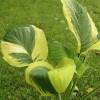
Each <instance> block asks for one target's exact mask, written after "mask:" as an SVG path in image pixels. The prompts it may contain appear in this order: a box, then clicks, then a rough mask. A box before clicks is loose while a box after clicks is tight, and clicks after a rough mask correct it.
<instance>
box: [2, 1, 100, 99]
mask: <svg viewBox="0 0 100 100" xmlns="http://www.w3.org/2000/svg"><path fill="white" fill-rule="evenodd" d="M61 2H62V4H63V11H64V15H65V18H66V19H67V23H68V26H69V32H66V34H72V36H73V37H74V38H75V40H76V44H77V46H76V45H74V48H70V46H67V45H63V44H62V43H60V42H58V41H56V40H55V41H54V40H48V43H47V40H46V37H45V35H44V32H43V31H42V30H41V29H38V28H37V27H35V26H28V27H18V28H16V29H14V30H12V31H10V32H7V33H6V34H5V36H4V37H3V40H2V41H1V50H2V54H3V58H4V60H5V61H7V62H8V63H9V64H10V65H12V66H16V67H25V66H28V67H27V69H26V72H25V77H26V81H27V82H28V83H29V84H31V85H32V86H33V87H35V88H36V89H37V90H38V91H39V92H40V93H41V95H52V94H55V95H56V94H58V93H63V92H65V90H66V89H67V88H68V86H69V84H70V82H71V81H74V79H73V76H77V75H78V76H77V78H80V77H81V76H82V74H83V73H84V72H85V71H86V69H87V68H88V67H86V66H87V65H86V63H85V62H86V61H87V57H89V52H91V51H95V52H97V51H99V50H100V40H99V39H98V38H97V37H98V32H97V29H96V27H95V25H94V23H93V21H92V19H91V17H90V15H89V14H88V12H87V11H86V10H85V9H84V8H83V7H82V6H81V5H80V4H79V3H78V2H77V1H74V0H61ZM51 41H52V42H51ZM66 41H67V40H66ZM71 41H72V40H71ZM67 42H69V41H67ZM47 44H48V45H47ZM49 63H51V64H49ZM75 73H76V74H75ZM74 86H75V84H74V85H73V86H71V87H70V88H72V89H74ZM71 92H73V90H71ZM69 98H70V97H69Z"/></svg>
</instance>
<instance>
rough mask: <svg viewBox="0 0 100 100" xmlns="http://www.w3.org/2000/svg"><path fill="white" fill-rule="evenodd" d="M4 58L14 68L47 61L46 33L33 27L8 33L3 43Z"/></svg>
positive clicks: (20, 28) (16, 29)
mask: <svg viewBox="0 0 100 100" xmlns="http://www.w3.org/2000/svg"><path fill="white" fill-rule="evenodd" d="M1 50H2V54H3V58H4V59H5V60H6V61H7V62H8V63H9V64H10V65H12V66H16V67H23V66H27V65H28V64H30V63H32V62H34V61H38V60H45V59H46V58H47V55H48V46H47V41H46V38H45V35H44V32H43V31H42V30H41V29H39V28H37V27H35V26H33V25H31V26H29V27H19V28H15V29H13V30H12V31H10V32H7V33H6V34H5V36H4V38H3V40H2V41H1Z"/></svg>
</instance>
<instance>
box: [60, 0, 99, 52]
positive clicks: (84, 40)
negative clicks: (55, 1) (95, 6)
mask: <svg viewBox="0 0 100 100" xmlns="http://www.w3.org/2000/svg"><path fill="white" fill-rule="evenodd" d="M61 2H62V4H63V11H64V15H65V18H66V20H67V23H68V27H69V30H70V31H71V34H74V36H75V38H76V40H77V47H76V52H77V53H80V52H83V51H85V50H86V49H87V48H89V47H90V46H91V45H92V44H93V43H95V42H96V41H97V35H98V31H97V29H96V27H95V24H94V23H93V20H92V19H91V17H90V15H89V14H88V12H87V11H86V9H85V8H83V7H82V6H81V5H80V4H79V3H78V2H77V1H76V0H61Z"/></svg>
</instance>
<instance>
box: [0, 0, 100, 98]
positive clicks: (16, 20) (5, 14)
mask: <svg viewBox="0 0 100 100" xmlns="http://www.w3.org/2000/svg"><path fill="white" fill-rule="evenodd" d="M79 1H80V2H81V3H82V4H83V5H84V6H85V7H86V8H87V10H88V11H89V13H90V15H91V16H92V18H93V20H94V22H95V23H96V26H97V28H98V31H99V33H100V0H79ZM64 20H65V19H64V17H63V12H62V9H61V3H60V0H0V39H1V38H2V37H3V35H4V33H5V31H7V30H9V29H12V28H13V27H17V26H27V25H32V24H34V25H36V26H37V27H39V28H42V29H43V30H44V32H45V34H46V37H47V39H48V38H52V37H53V38H54V39H57V40H59V41H61V42H63V43H65V41H66V39H65V37H64V33H65V32H66V23H65V22H64ZM59 34H62V37H61V36H59ZM90 60H91V62H90ZM90 60H89V62H88V63H89V65H90V66H91V68H90V69H89V70H87V73H85V74H84V76H83V77H82V78H81V79H80V80H79V82H78V86H79V90H80V91H83V92H80V93H81V94H86V93H87V90H88V89H89V88H95V87H96V86H97V85H99V84H100V55H95V54H93V55H92V56H91V57H90ZM24 70H25V68H19V69H18V68H15V67H12V66H10V65H8V64H7V63H6V62H5V61H4V60H3V59H2V57H1V56H0V100H39V98H40V100H42V99H43V98H41V97H39V96H38V94H37V93H35V90H34V89H33V88H32V87H31V86H29V85H28V84H26V82H25V79H24ZM44 100H45V99H44ZM88 100H100V90H98V91H97V92H96V94H95V95H94V96H92V97H90V98H89V99H88Z"/></svg>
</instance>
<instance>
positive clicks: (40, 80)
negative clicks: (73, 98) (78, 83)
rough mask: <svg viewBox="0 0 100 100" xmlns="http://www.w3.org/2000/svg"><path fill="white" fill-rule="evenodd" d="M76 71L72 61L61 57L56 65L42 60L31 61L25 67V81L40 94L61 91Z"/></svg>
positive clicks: (65, 87)
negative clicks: (53, 65)
mask: <svg viewBox="0 0 100 100" xmlns="http://www.w3.org/2000/svg"><path fill="white" fill-rule="evenodd" d="M75 71H76V66H75V64H74V61H73V60H71V59H69V58H63V59H62V60H61V63H60V64H59V65H58V67H56V68H55V67H52V66H51V65H50V64H48V63H47V62H44V61H39V62H35V63H32V64H31V65H29V67H28V68H27V69H26V73H25V77H26V82H27V83H29V84H30V85H32V86H33V87H34V88H36V89H37V90H38V91H39V92H40V93H41V95H52V94H57V93H63V92H64V91H65V90H66V89H67V87H68V85H69V83H70V82H71V80H72V78H73V75H74V73H75Z"/></svg>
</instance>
